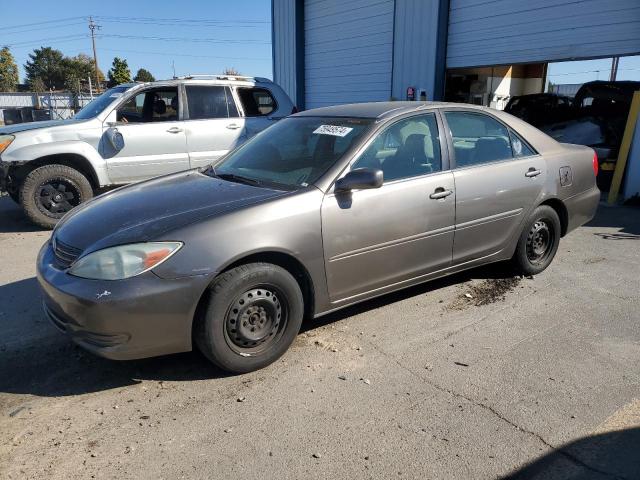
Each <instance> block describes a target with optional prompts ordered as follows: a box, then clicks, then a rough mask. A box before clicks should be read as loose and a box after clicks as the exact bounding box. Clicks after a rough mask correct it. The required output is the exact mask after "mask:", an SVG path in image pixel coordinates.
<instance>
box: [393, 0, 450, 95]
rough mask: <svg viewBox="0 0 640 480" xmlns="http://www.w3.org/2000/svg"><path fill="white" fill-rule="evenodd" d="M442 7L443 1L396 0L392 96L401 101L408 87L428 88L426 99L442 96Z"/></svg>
mask: <svg viewBox="0 0 640 480" xmlns="http://www.w3.org/2000/svg"><path fill="white" fill-rule="evenodd" d="M445 3H446V2H445ZM440 8H443V2H442V1H441V0H397V1H396V12H395V17H396V18H395V22H396V28H395V36H394V42H395V51H394V58H393V97H394V98H396V99H398V100H405V98H406V91H407V87H415V88H417V89H418V90H421V89H422V90H426V92H427V100H433V99H434V98H439V92H436V76H437V75H438V74H442V72H441V70H442V69H439V68H438V67H439V66H438V65H437V62H438V38H439V31H438V15H439V13H440ZM444 8H446V5H445V7H444ZM438 72H440V73H438Z"/></svg>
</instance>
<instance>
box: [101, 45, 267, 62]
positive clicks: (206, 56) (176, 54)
mask: <svg viewBox="0 0 640 480" xmlns="http://www.w3.org/2000/svg"><path fill="white" fill-rule="evenodd" d="M102 51H105V52H123V53H138V54H140V55H162V56H167V57H193V58H217V59H220V60H269V61H271V60H270V59H267V58H265V57H237V56H235V57H219V56H216V55H194V54H189V53H173V52H149V51H141V50H122V49H119V48H103V49H102Z"/></svg>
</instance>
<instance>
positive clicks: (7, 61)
mask: <svg viewBox="0 0 640 480" xmlns="http://www.w3.org/2000/svg"><path fill="white" fill-rule="evenodd" d="M17 86H18V65H16V61H15V60H14V58H13V55H11V51H10V50H9V47H2V49H0V92H13V91H15V90H16V87H17Z"/></svg>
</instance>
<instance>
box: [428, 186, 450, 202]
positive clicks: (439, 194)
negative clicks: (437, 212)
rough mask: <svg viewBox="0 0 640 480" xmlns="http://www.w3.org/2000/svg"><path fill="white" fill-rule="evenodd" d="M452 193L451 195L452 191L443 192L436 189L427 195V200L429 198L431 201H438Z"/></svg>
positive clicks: (442, 189) (443, 190)
mask: <svg viewBox="0 0 640 480" xmlns="http://www.w3.org/2000/svg"><path fill="white" fill-rule="evenodd" d="M452 193H453V190H445V189H444V188H442V187H438V188H436V189H435V190H434V191H433V193H432V194H431V195H429V198H431V199H433V200H440V199H441V198H446V197H448V196H449V195H451V194H452Z"/></svg>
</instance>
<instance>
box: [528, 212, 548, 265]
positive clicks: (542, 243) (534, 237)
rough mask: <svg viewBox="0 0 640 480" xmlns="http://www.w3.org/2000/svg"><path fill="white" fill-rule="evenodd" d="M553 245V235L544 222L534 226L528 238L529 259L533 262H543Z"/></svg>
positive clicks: (541, 221)
mask: <svg viewBox="0 0 640 480" xmlns="http://www.w3.org/2000/svg"><path fill="white" fill-rule="evenodd" d="M552 243H553V233H552V231H551V229H550V228H549V225H548V224H547V222H545V221H544V220H538V221H537V222H535V223H534V224H533V226H532V227H531V230H529V235H528V236H527V257H528V258H529V260H531V261H539V260H541V259H542V258H543V257H544V256H545V255H546V254H547V253H548V251H549V248H550V247H551V244H552Z"/></svg>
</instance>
